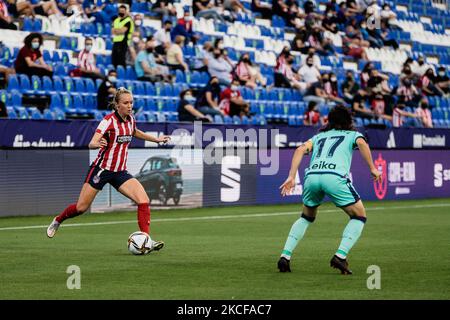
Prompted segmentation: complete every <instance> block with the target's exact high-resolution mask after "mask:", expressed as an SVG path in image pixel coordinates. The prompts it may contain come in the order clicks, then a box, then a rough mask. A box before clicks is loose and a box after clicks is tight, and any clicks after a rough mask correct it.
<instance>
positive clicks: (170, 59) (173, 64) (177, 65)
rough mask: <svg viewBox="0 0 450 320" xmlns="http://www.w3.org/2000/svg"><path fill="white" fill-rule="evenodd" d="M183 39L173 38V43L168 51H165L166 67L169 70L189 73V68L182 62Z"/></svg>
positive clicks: (181, 37) (180, 37)
mask: <svg viewBox="0 0 450 320" xmlns="http://www.w3.org/2000/svg"><path fill="white" fill-rule="evenodd" d="M184 39H185V38H184V37H183V36H177V37H176V38H175V43H173V44H172V45H171V46H170V48H169V50H167V66H168V67H169V69H170V70H182V71H189V67H188V65H187V63H186V62H184V56H183V49H182V47H183V46H184Z"/></svg>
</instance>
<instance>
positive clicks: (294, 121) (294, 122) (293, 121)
mask: <svg viewBox="0 0 450 320" xmlns="http://www.w3.org/2000/svg"><path fill="white" fill-rule="evenodd" d="M288 125H290V126H296V125H297V117H296V116H294V115H290V116H289V117H288Z"/></svg>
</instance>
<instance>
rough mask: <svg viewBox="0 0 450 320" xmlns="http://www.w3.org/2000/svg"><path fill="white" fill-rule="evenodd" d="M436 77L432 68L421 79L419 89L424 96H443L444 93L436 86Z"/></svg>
mask: <svg viewBox="0 0 450 320" xmlns="http://www.w3.org/2000/svg"><path fill="white" fill-rule="evenodd" d="M435 79H436V76H435V75H434V71H433V69H432V68H428V69H427V71H426V72H425V74H424V75H423V76H422V77H420V80H419V87H420V88H421V89H422V95H424V96H440V97H441V96H443V95H444V91H442V89H441V88H439V87H438V86H437V85H436V84H435Z"/></svg>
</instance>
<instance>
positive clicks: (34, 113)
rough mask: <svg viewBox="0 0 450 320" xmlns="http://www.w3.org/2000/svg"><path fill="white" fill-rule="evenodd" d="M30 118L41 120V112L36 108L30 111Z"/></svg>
mask: <svg viewBox="0 0 450 320" xmlns="http://www.w3.org/2000/svg"><path fill="white" fill-rule="evenodd" d="M30 118H31V119H33V120H42V119H43V116H42V113H40V112H39V110H37V109H36V110H33V111H31V116H30Z"/></svg>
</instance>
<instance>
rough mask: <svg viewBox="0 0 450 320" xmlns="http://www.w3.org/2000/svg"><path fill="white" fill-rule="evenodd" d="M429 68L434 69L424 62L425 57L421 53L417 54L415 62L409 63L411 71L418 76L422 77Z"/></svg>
mask: <svg viewBox="0 0 450 320" xmlns="http://www.w3.org/2000/svg"><path fill="white" fill-rule="evenodd" d="M429 68H431V69H433V70H434V68H433V67H432V66H431V65H429V64H428V63H426V62H425V57H424V56H422V55H421V56H419V58H418V59H417V62H415V61H413V62H412V63H411V69H412V72H413V73H415V74H416V75H417V76H418V77H422V76H423V75H424V74H425V72H426V71H427V70H428V69H429Z"/></svg>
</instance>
